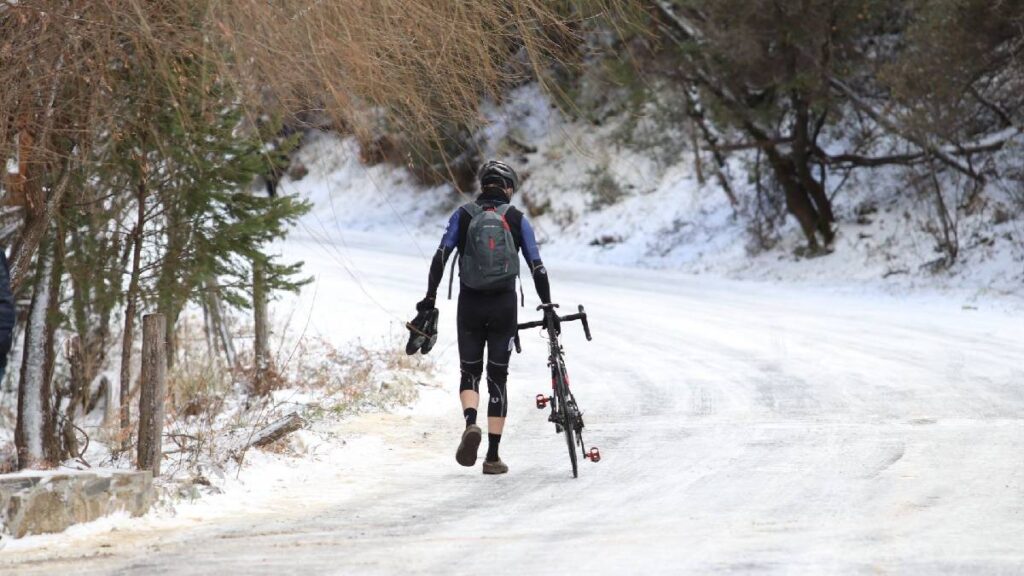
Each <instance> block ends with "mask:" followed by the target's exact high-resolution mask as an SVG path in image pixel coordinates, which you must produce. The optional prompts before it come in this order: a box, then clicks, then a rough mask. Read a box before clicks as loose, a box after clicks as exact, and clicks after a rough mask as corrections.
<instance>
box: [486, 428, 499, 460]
mask: <svg viewBox="0 0 1024 576" xmlns="http://www.w3.org/2000/svg"><path fill="white" fill-rule="evenodd" d="M500 443H501V434H488V435H487V461H488V462H494V461H495V460H497V459H498V444H500Z"/></svg>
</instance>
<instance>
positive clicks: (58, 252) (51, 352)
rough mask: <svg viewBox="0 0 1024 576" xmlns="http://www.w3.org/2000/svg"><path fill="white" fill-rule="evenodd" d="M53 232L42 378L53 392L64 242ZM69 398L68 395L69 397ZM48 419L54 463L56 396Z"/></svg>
mask: <svg viewBox="0 0 1024 576" xmlns="http://www.w3.org/2000/svg"><path fill="white" fill-rule="evenodd" d="M51 230H53V232H54V241H53V248H52V249H53V264H52V265H51V266H50V274H49V277H48V278H47V280H46V281H47V282H49V287H48V290H47V294H48V295H49V298H48V302H47V305H46V337H45V339H44V342H45V344H44V346H45V348H44V349H43V354H44V356H43V378H44V379H45V387H46V388H47V389H48V390H54V389H55V388H57V387H55V386H54V384H53V372H54V368H55V366H56V364H57V328H58V327H59V326H60V300H61V284H62V279H63V277H64V242H63V236H62V235H63V233H64V231H63V229H62V227H61V226H57V227H56V229H52V228H51ZM69 396H70V395H69ZM69 402H70V403H72V404H73V403H74V400H73V399H69ZM50 409H51V414H50V419H51V420H52V421H53V423H54V424H53V425H54V430H55V435H54V442H55V443H56V444H55V445H54V448H53V459H54V462H60V461H61V460H62V458H61V457H62V456H63V450H61V442H60V437H59V435H57V434H56V430H57V429H58V428H59V427H58V426H57V420H58V414H59V413H60V409H61V399H60V395H56V400H55V402H54V404H53V406H51V408H50Z"/></svg>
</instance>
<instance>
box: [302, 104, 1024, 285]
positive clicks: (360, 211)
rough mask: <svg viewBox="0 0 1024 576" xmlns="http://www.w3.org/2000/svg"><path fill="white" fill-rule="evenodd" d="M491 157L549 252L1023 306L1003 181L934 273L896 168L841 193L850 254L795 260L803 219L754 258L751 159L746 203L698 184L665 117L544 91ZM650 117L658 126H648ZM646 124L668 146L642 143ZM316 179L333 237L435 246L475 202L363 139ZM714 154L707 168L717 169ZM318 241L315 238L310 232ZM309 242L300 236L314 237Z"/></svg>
mask: <svg viewBox="0 0 1024 576" xmlns="http://www.w3.org/2000/svg"><path fill="white" fill-rule="evenodd" d="M485 112H486V115H487V117H488V118H489V119H490V121H491V123H490V124H489V126H488V127H487V128H485V129H484V130H483V131H482V134H481V136H482V141H483V143H484V154H485V155H486V156H493V157H498V158H503V159H506V160H508V161H510V162H511V163H512V164H513V165H515V167H516V168H517V169H518V170H519V171H520V172H521V175H522V177H523V187H522V193H521V194H519V195H517V197H516V199H515V201H514V202H515V203H516V204H517V205H519V206H520V207H521V208H522V209H523V210H524V211H527V212H528V213H530V214H531V215H532V220H533V222H534V225H535V228H536V229H537V230H538V236H539V237H540V240H541V243H542V251H543V253H544V256H545V258H546V259H552V258H553V259H556V260H572V261H583V262H594V263H604V264H614V265H619V266H641V267H649V268H671V269H676V270H681V271H685V272H691V273H701V274H711V275H714V276H724V277H730V278H741V279H744V278H745V279H761V280H783V281H799V282H809V283H815V284H829V285H834V286H841V287H849V286H851V285H854V286H863V285H880V286H886V287H889V288H890V289H893V290H902V289H905V288H908V287H912V288H914V289H915V291H917V290H929V289H942V290H944V291H955V292H957V293H958V294H960V295H961V296H962V297H963V298H964V299H965V301H969V302H977V301H979V300H984V299H986V298H988V297H990V296H999V297H1001V298H1000V299H1001V300H1008V301H1011V302H1018V301H1024V220H1022V219H1020V218H1014V217H1012V214H1013V212H1012V210H1010V208H1011V207H1012V199H1011V198H1009V197H1008V196H1007V194H1006V192H1005V191H1002V190H1001V189H1000V188H999V187H998V186H990V187H989V189H986V191H985V193H984V194H983V195H982V198H983V200H982V201H980V202H977V203H975V204H974V205H973V206H972V208H971V210H969V211H968V212H970V214H969V215H967V214H966V212H965V213H964V214H962V215H961V216H960V217H959V219H958V220H959V221H958V232H959V236H960V243H961V254H960V259H959V261H958V262H957V263H956V264H955V265H954V266H953V267H952V268H951V269H949V270H941V271H939V272H937V273H933V272H932V271H931V267H930V266H929V264H930V263H932V262H934V261H935V260H936V259H937V258H939V257H940V256H941V254H940V253H939V252H938V251H937V249H936V242H935V239H934V238H933V236H932V235H931V234H930V233H929V232H927V231H926V227H927V226H928V225H929V222H928V219H929V218H930V217H931V215H932V207H931V205H930V200H929V199H927V198H917V197H915V196H914V195H913V194H911V193H909V192H908V191H907V190H905V189H904V188H905V182H904V181H903V179H902V178H901V177H900V176H899V175H898V174H896V173H895V172H894V171H891V170H889V171H886V170H875V171H860V172H857V173H855V176H854V177H853V178H851V179H850V180H848V181H846V182H844V183H843V184H842V186H841V187H840V186H838V182H839V178H838V177H834V178H832V179H831V180H829V181H828V184H827V186H828V188H829V189H830V190H838V191H837V192H836V196H835V209H836V212H837V215H838V218H839V220H840V222H839V225H838V237H837V241H836V244H835V251H834V253H832V254H831V255H828V256H826V257H821V258H814V259H804V258H800V257H797V256H795V255H794V251H795V249H796V248H797V247H798V246H800V245H801V244H802V243H803V238H802V235H801V234H800V233H799V230H798V229H797V227H796V225H795V223H794V222H793V220H792V218H789V219H787V222H786V224H785V225H784V226H783V227H782V228H781V235H780V238H779V242H778V244H777V245H776V246H775V247H774V248H773V249H771V250H768V251H757V250H752V246H753V245H754V243H753V239H752V235H751V232H750V231H749V230H748V226H749V222H750V218H749V212H750V210H752V208H751V206H749V205H748V204H749V203H750V200H749V198H750V197H752V193H751V192H750V190H749V189H750V187H751V184H750V183H749V182H748V180H749V175H748V173H747V172H748V170H749V167H748V166H746V165H745V164H744V161H743V160H744V159H743V158H742V157H736V158H733V159H732V160H731V161H730V165H729V167H728V170H729V173H730V176H731V181H732V182H733V185H734V186H735V187H736V188H737V191H738V195H739V196H740V198H741V202H740V206H738V207H737V208H736V209H734V208H733V207H732V206H731V205H730V203H729V202H728V200H727V198H726V195H725V194H724V192H723V191H722V190H721V189H720V188H719V187H718V185H717V184H716V183H715V179H714V178H712V177H710V175H706V176H707V178H706V182H705V183H704V184H701V183H699V182H698V180H697V176H696V174H695V168H694V155H693V152H692V150H690V149H688V148H686V147H685V146H681V147H678V150H675V151H674V153H673V154H669V153H667V152H666V150H668V151H669V152H673V150H674V149H673V146H674V145H670V144H666V143H665V142H666V141H667V142H669V143H671V142H673V141H674V139H676V140H677V139H678V138H680V137H681V136H680V135H673V134H667V135H665V134H661V133H660V132H658V127H657V126H654V125H652V123H653V120H652V119H645V118H641V119H640V121H639V122H638V123H637V126H639V128H638V127H635V126H633V125H632V124H631V125H630V127H628V128H629V129H630V130H632V132H631V133H630V134H631V136H628V137H627V136H625V135H624V133H625V131H626V130H627V120H628V119H627V118H625V117H624V116H621V115H620V116H618V117H612V118H611V119H609V120H607V121H606V122H604V123H602V124H601V125H600V126H595V125H593V124H591V123H589V122H582V121H569V120H567V119H566V118H565V117H564V115H563V114H561V113H560V112H559V111H558V110H557V109H556V108H555V107H553V106H552V105H551V104H550V102H549V100H548V98H547V97H546V96H545V95H544V94H543V93H542V92H541V91H540V90H539V89H538V88H537V86H535V85H528V86H524V87H522V88H519V89H517V90H516V91H514V92H513V93H512V94H510V96H509V98H508V99H507V101H506V102H505V103H504V104H503V105H502V106H500V107H495V106H491V107H488V108H487V109H486V110H485ZM645 122H646V123H647V124H646V125H645V124H644V123H645ZM638 130H645V131H646V132H645V134H646V135H647V136H646V137H647V139H648V140H651V139H654V138H653V137H651V135H652V134H654V135H655V136H658V137H660V138H661V139H660V140H657V141H656V143H655V144H638V143H637V141H638V138H637V137H636V133H637V131H638ZM297 159H298V161H300V162H302V163H303V164H304V165H305V166H306V167H307V168H308V169H309V174H308V175H307V176H305V178H303V179H302V180H299V181H290V180H288V181H286V182H285V183H284V189H285V190H286V191H291V192H298V193H301V194H303V195H306V196H308V197H309V198H311V199H313V200H314V201H315V202H316V204H317V213H316V214H315V218H314V219H313V221H314V222H316V224H314V226H315V227H317V228H319V230H320V234H321V236H322V237H323V238H325V239H326V238H332V237H333V238H337V237H338V235H340V234H344V232H345V231H348V230H364V231H365V230H376V231H386V232H388V233H390V234H394V235H401V236H403V237H408V238H410V239H411V238H416V242H417V245H418V247H419V249H420V250H421V251H422V252H423V253H424V254H426V255H429V254H431V253H432V252H433V250H434V248H435V246H436V242H437V238H439V237H440V234H441V231H442V229H443V226H444V224H445V220H446V216H447V214H448V213H449V212H450V211H451V210H452V209H453V208H454V207H455V206H457V205H458V204H459V203H460V202H462V201H465V200H466V198H460V197H459V195H458V194H456V193H455V192H453V191H452V190H451V189H450V188H447V187H444V186H440V187H435V188H430V189H424V188H423V187H421V186H418V185H417V184H416V183H415V181H414V179H413V177H412V176H411V175H410V174H409V172H408V171H406V170H405V169H404V168H401V167H394V166H390V165H384V164H382V165H376V166H365V165H362V164H361V163H360V162H359V154H358V149H357V146H356V144H355V142H354V140H352V139H342V138H339V137H337V136H334V135H330V134H319V135H314V136H313V137H312V138H311V139H310V141H309V142H308V144H307V145H306V146H305V147H304V148H303V149H302V150H301V151H300V153H299V154H298V156H297ZM709 166H710V161H709V159H708V158H705V159H704V169H705V171H708V170H709ZM307 232H308V231H307ZM300 233H301V232H300Z"/></svg>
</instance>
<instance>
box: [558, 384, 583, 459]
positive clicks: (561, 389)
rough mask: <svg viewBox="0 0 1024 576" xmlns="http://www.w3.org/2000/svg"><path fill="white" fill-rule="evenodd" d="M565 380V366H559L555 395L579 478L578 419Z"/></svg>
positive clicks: (570, 454) (570, 456)
mask: <svg viewBox="0 0 1024 576" xmlns="http://www.w3.org/2000/svg"><path fill="white" fill-rule="evenodd" d="M565 380H566V378H565V368H564V367H562V366H559V369H558V371H557V372H556V377H555V396H556V397H557V399H558V409H559V411H560V412H561V413H562V429H563V430H564V431H565V443H566V444H567V445H568V446H569V462H570V463H572V477H573V478H578V477H579V471H578V469H577V467H576V442H575V441H574V440H573V430H575V429H576V421H575V418H574V417H573V413H572V410H570V409H569V402H568V399H569V394H568V392H569V391H568V390H567V389H566V383H565Z"/></svg>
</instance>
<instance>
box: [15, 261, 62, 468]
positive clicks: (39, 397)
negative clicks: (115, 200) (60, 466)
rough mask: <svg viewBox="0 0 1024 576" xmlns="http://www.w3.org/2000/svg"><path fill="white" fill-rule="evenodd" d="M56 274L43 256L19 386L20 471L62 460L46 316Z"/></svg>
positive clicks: (29, 316)
mask: <svg viewBox="0 0 1024 576" xmlns="http://www.w3.org/2000/svg"><path fill="white" fill-rule="evenodd" d="M52 270H53V259H52V256H51V255H50V254H49V253H43V254H41V255H40V258H39V262H38V263H37V271H36V279H35V288H34V290H33V293H32V303H31V305H30V306H29V313H28V323H27V325H26V327H25V344H24V349H23V351H22V363H21V383H20V385H19V386H18V422H17V425H16V427H15V431H14V443H15V446H16V447H17V451H18V468H19V469H25V468H46V467H49V466H52V465H54V464H56V461H57V458H58V457H59V454H58V453H57V452H58V449H57V446H58V444H57V428H56V422H55V421H54V418H53V407H52V405H51V404H52V391H51V390H50V384H49V382H48V380H47V378H46V335H47V326H46V324H47V322H46V312H47V310H48V308H49V307H50V298H51V297H52V294H51V290H50V285H51V282H50V275H51V272H52Z"/></svg>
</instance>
